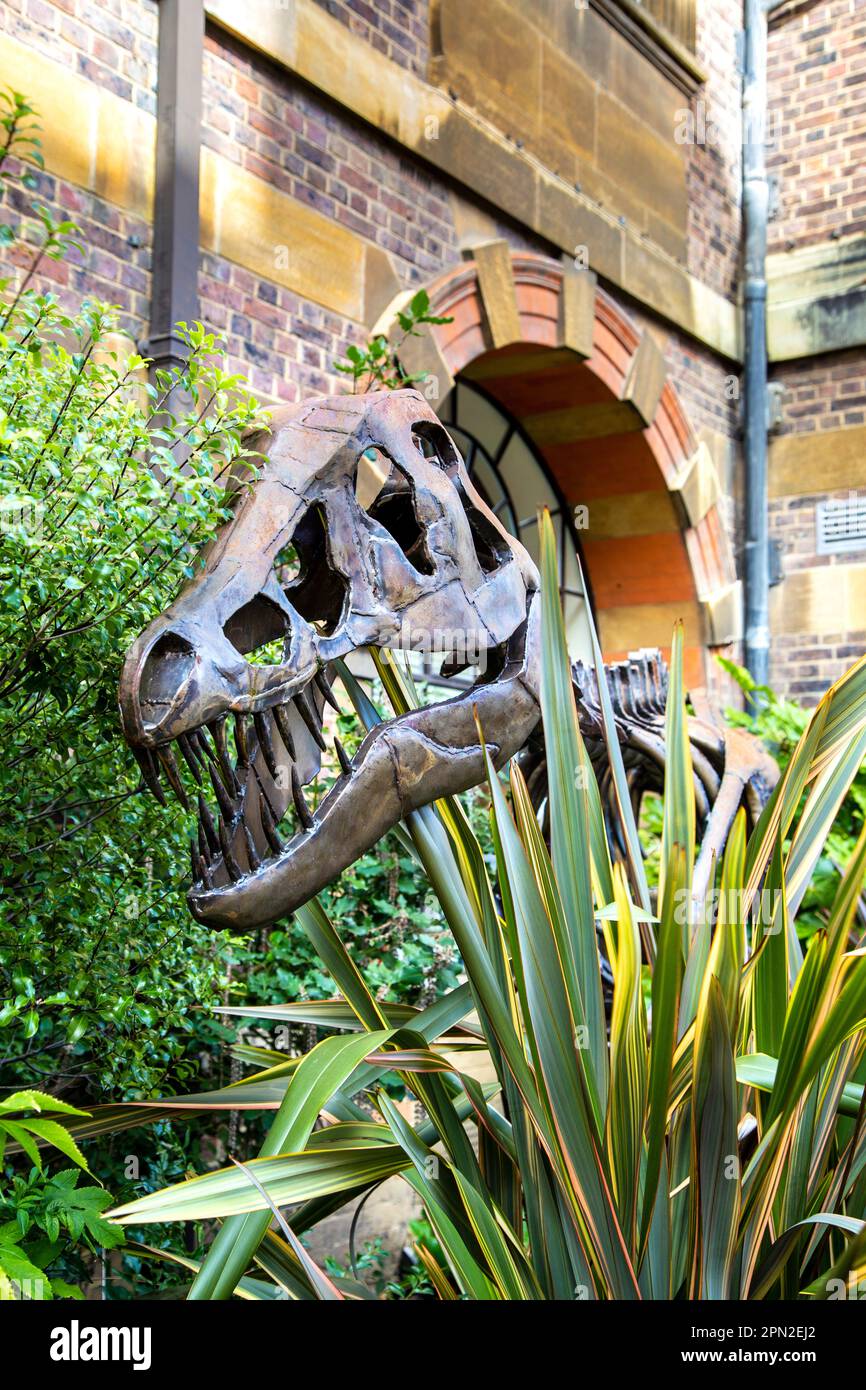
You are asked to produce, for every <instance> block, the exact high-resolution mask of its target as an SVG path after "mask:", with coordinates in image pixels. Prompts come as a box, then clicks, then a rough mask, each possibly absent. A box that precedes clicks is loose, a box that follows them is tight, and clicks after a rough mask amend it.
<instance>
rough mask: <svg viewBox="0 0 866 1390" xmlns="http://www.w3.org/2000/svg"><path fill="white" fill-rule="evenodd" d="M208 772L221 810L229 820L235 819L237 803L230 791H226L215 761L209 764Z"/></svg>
mask: <svg viewBox="0 0 866 1390" xmlns="http://www.w3.org/2000/svg"><path fill="white" fill-rule="evenodd" d="M208 773H209V774H210V782H211V786H212V787H213V790H214V796H215V797H216V799H217V805H218V806H219V808H220V811H221V812H222V814H223V816H224V817H225V819H226V820H227V821H232V820H234V815H235V804H234V802H233V801H232V798H231V797H230V796H229V794H228V792H227V791H226V789H225V785H224V784H223V780H222V778H221V777H220V775H219V773H218V772H217V770H216V768H215V767H214V765H213V763H209V764H208Z"/></svg>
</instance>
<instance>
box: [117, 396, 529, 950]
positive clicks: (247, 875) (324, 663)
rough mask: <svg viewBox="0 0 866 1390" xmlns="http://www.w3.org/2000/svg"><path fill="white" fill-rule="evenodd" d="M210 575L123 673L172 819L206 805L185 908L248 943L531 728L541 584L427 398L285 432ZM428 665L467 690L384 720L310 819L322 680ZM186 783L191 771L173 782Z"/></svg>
mask: <svg viewBox="0 0 866 1390" xmlns="http://www.w3.org/2000/svg"><path fill="white" fill-rule="evenodd" d="M251 446H252V447H253V448H254V449H255V450H257V451H258V452H259V453H260V455H261V458H260V460H259V467H258V475H257V477H256V479H255V481H254V482H252V483H251V484H249V485H244V486H241V487H239V488H238V491H237V494H236V502H235V507H234V512H233V515H232V519H231V520H230V521H229V522H227V523H226V525H225V526H224V527H223V528H222V530H221V531H220V533H219V534H218V536H217V537H216V539H215V541H214V542H213V543H212V545H211V547H210V549H209V551H208V553H207V554H206V556H205V559H204V564H203V566H202V568H201V569H200V570H199V571H198V572H197V573H196V575H195V577H194V578H193V579H192V580H190V582H189V583H188V584H187V585H186V586H185V587H184V588H183V590H182V591H181V593H180V594H179V595H178V597H177V599H176V600H175V601H174V602H173V603H172V604H171V606H170V607H169V608H168V609H167V610H166V612H165V613H163V614H162V615H161V616H160V617H159V618H157V619H156V621H155V622H153V623H152V624H151V625H150V627H148V628H147V629H146V631H145V632H143V633H142V634H141V636H140V637H139V638H138V639H137V641H136V642H135V643H134V644H133V646H132V647H131V649H130V651H129V652H128V654H127V657H126V661H125V663H124V668H123V674H122V678H121V685H120V707H121V716H122V720H123V727H124V732H125V735H126V738H127V740H128V741H129V743H130V744H131V746H132V748H133V751H134V752H135V755H136V757H137V759H138V762H139V765H140V767H141V770H142V776H143V779H144V782H145V783H146V785H147V786H148V787H149V788H150V790H151V791H152V792H153V794H154V795H155V796H157V798H158V799H159V800H160V801H166V800H167V793H168V794H173V795H175V796H176V797H177V798H178V799H179V800H180V802H181V803H182V805H184V806H185V807H190V806H191V797H195V798H196V799H197V803H198V827H197V834H196V837H195V839H194V841H193V844H192V847H191V858H192V875H193V885H192V888H191V891H190V894H189V905H190V909H191V911H192V912H193V914H194V915H195V916H196V917H197V918H198V919H199V920H200V921H202V922H205V923H208V924H209V925H212V926H214V927H230V928H233V929H235V930H252V929H254V928H256V927H258V926H261V925H263V924H266V923H269V922H272V921H274V920H276V919H278V918H279V917H281V916H283V915H285V914H286V913H288V912H291V911H292V910H293V909H294V908H296V907H298V906H300V905H301V904H302V903H304V902H306V901H307V900H308V899H309V898H310V897H312V896H313V895H314V894H315V893H317V892H318V891H319V890H320V889H321V888H323V887H324V886H325V885H326V884H328V883H329V882H331V880H333V879H334V878H335V877H336V876H337V874H339V873H340V872H341V871H342V870H343V869H344V868H346V867H347V865H349V864H351V863H352V862H353V861H354V860H355V859H357V858H358V857H359V856H360V855H361V854H363V853H364V852H365V851H366V850H368V849H369V848H370V847H371V846H372V845H374V844H375V843H376V841H377V840H378V839H380V837H381V836H382V835H383V834H384V833H385V832H386V831H387V830H388V829H390V828H391V827H392V826H393V825H395V824H397V822H398V821H399V820H400V819H401V818H402V817H403V816H404V815H405V814H407V812H409V811H411V810H415V809H417V808H419V807H420V806H423V805H426V804H427V803H429V802H431V801H433V800H434V799H436V798H437V797H440V796H443V795H447V794H452V793H456V792H460V791H464V790H466V789H467V788H469V787H471V786H474V785H476V784H477V783H479V782H480V781H482V779H483V777H484V764H483V756H482V749H481V747H480V744H479V738H478V730H477V725H476V720H475V714H476V711H477V714H478V717H479V719H480V723H481V727H482V728H483V731H484V738H485V741H486V743H487V746H488V749H489V750H490V751H491V753H492V755H493V759H494V762H495V763H496V764H497V765H501V764H502V763H504V762H505V761H506V760H507V759H508V758H510V757H511V756H512V755H513V754H514V753H515V752H517V751H518V750H519V749H520V748H521V747H522V746H523V744H524V743H525V741H526V739H527V737H528V736H529V734H530V733H531V731H532V729H533V728H534V727H535V725H536V723H537V722H538V719H539V705H538V665H539V650H538V647H539V631H538V629H539V621H540V618H539V603H538V601H537V600H538V587H539V581H538V574H537V571H536V569H535V566H534V565H533V563H532V561H531V559H530V558H529V556H528V554H527V552H526V551H525V549H524V548H523V547H522V546H521V545H520V544H519V542H518V541H516V540H515V539H514V538H513V537H512V536H510V535H509V534H508V533H507V532H506V531H505V530H504V528H503V527H502V525H501V524H500V522H499V521H498V519H497V517H496V516H495V515H494V513H493V512H492V511H491V510H490V508H489V507H488V506H487V505H486V504H485V502H484V499H483V498H482V497H481V495H480V494H479V492H478V491H477V490H476V488H475V487H474V486H473V484H472V482H471V480H470V478H469V476H468V474H467V471H466V468H465V466H464V463H463V460H462V459H461V457H460V455H459V453H458V451H457V449H456V447H455V445H454V443H453V441H452V439H451V438H450V436H449V435H448V433H447V431H446V430H445V429H444V428H443V426H442V425H441V424H440V423H439V421H438V420H437V418H436V416H435V415H434V414H433V412H432V411H431V410H430V408H429V406H428V405H427V403H426V401H425V400H424V398H423V397H422V396H421V395H420V394H419V393H418V392H416V391H412V390H405V391H394V392H379V393H372V394H369V395H362V396H345V397H336V398H333V399H326V400H316V401H312V402H308V403H306V404H304V405H301V406H297V407H291V408H289V409H285V410H281V411H278V412H275V413H274V416H273V418H272V421H271V425H270V428H269V430H268V432H267V434H265V435H263V436H261V437H260V438H259V439H257V440H254V441H252V442H251ZM369 647H380V648H386V647H387V648H392V649H398V650H406V649H409V648H412V649H415V650H418V649H421V650H430V651H433V650H436V651H441V652H442V654H443V662H442V665H443V670H444V671H445V672H446V673H451V674H457V673H458V672H459V671H461V670H466V669H467V668H470V669H471V670H472V672H473V673H477V680H476V681H475V683H474V684H472V685H471V687H469V688H468V689H465V690H463V691H461V692H460V693H459V694H457V695H456V696H455V697H454V698H451V699H448V700H444V701H442V702H439V703H435V704H432V705H430V706H429V707H426V708H423V709H419V710H414V711H411V712H409V713H407V714H404V715H401V716H399V717H397V718H394V719H391V720H387V721H383V722H382V723H381V724H379V725H378V726H377V727H376V728H374V729H373V730H371V731H370V732H369V733H368V734H367V737H366V738H365V739H364V741H363V743H362V744H361V746H360V747H359V749H358V751H357V753H356V754H355V757H354V758H353V759H352V760H351V761H350V760H349V758H348V756H347V755H346V753H345V751H344V750H343V749H342V747H341V746H340V745H339V742H337V745H336V752H337V757H338V760H339V766H340V768H341V775H340V776H339V778H338V779H337V780H336V782H335V783H334V785H333V786H332V787H331V789H330V790H329V791H328V793H327V795H326V796H324V798H323V799H322V800H321V801H320V802H319V804H318V805H317V806H315V808H314V809H313V808H311V806H310V805H309V797H305V795H304V788H305V787H309V785H310V783H312V782H313V781H314V780H315V779H316V777H317V776H318V773H319V769H320V764H321V755H322V753H323V752H324V751H325V747H326V744H325V737H324V733H323V723H324V719H323V713H324V707H325V704H326V703H331V704H336V699H335V694H334V690H333V689H332V682H331V679H330V673H331V671H332V663H333V662H335V661H336V660H338V659H340V658H345V657H351V654H352V653H353V652H356V651H359V650H361V649H364V648H369ZM184 765H185V767H186V769H188V772H186V773H182V767H183V766H184Z"/></svg>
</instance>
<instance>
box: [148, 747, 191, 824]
mask: <svg viewBox="0 0 866 1390" xmlns="http://www.w3.org/2000/svg"><path fill="white" fill-rule="evenodd" d="M156 756H157V757H158V758H159V761H160V762H161V763H162V765H163V767H164V769H165V775H166V777H167V778H168V784H169V786H170V787H171V789H172V791H173V792H174V794H175V796H176V797H177V799H178V801H179V802H180V804H181V806H182V807H183V809H184V810H185V811H188V810H189V809H190V806H189V797H188V796H187V794H186V790H185V788H184V785H183V782H182V781H181V780H180V773H179V771H178V767H177V760H176V759H175V756H174V753H173V752H172V750H171V748H169V747H168V745H167V744H162V745H161V746H160V747H159V748H157V750H156Z"/></svg>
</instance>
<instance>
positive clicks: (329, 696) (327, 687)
mask: <svg viewBox="0 0 866 1390" xmlns="http://www.w3.org/2000/svg"><path fill="white" fill-rule="evenodd" d="M313 680H314V681H315V683H316V685H317V686H318V688H319V690H320V691H321V692H322V697H323V698H324V699H325V700H327V702H328V704H329V705H330V706H331V709H333V710H336V711H337V713H338V714H340V713H342V711H341V710H340V706H339V704H338V702H337V697H336V695H335V694H334V692H333V690H332V689H331V682H330V681H329V680H328V677H327V676H326V675H325V672H324V671H317V672H316V674H315V675H314V677H313Z"/></svg>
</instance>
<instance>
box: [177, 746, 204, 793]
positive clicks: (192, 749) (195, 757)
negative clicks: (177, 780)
mask: <svg viewBox="0 0 866 1390" xmlns="http://www.w3.org/2000/svg"><path fill="white" fill-rule="evenodd" d="M177 743H178V747H179V748H180V751H181V753H182V754H183V760H184V762H185V763H186V765H187V767H188V768H189V770H190V772H191V773H192V775H193V777H194V778H195V780H196V782H197V783H198V785H199V786H201V768H200V767H199V763H200V762H202V761H203V759H202V757H201V754H200V753H199V751H198V749H197V748H196V746H195V744H194V743H193V742H192V740H191V739H190V738H189V737H188V736H187V734H178V736H177Z"/></svg>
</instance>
